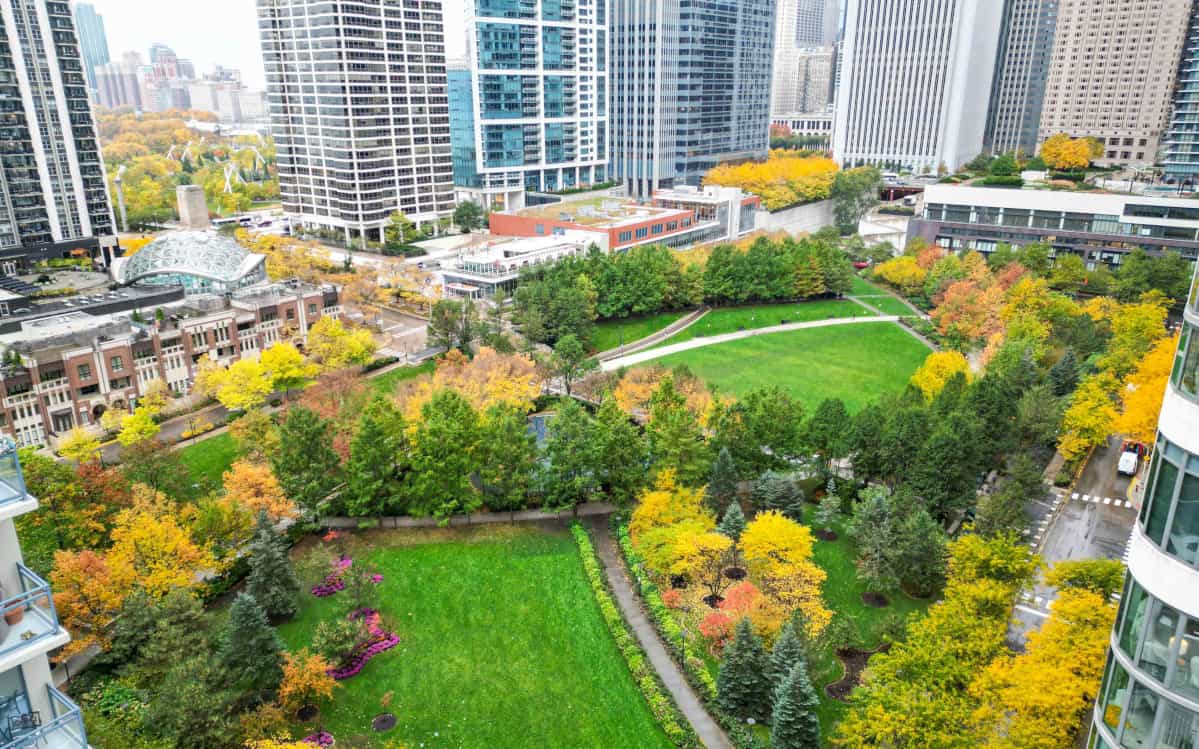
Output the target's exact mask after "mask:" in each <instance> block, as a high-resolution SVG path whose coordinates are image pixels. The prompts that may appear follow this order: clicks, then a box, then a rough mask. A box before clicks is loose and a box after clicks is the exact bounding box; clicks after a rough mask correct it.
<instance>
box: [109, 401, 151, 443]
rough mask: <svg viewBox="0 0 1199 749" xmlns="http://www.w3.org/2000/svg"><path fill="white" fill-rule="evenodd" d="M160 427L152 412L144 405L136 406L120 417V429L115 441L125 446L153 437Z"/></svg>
mask: <svg viewBox="0 0 1199 749" xmlns="http://www.w3.org/2000/svg"><path fill="white" fill-rule="evenodd" d="M161 429H162V427H161V426H159V424H158V422H157V421H155V420H154V414H153V412H151V411H150V409H148V408H145V407H144V406H141V407H138V408H137V409H135V410H134V411H133V413H131V414H129V415H128V416H126V417H125V418H123V419H121V431H120V433H118V434H117V441H118V442H120V443H121V444H122V445H124V446H125V447H129V446H130V445H136V444H137V443H139V442H145V441H146V440H149V439H153V438H154V437H156V436H157V435H158V432H159V431H160V430H161Z"/></svg>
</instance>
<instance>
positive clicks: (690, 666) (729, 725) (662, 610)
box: [615, 523, 762, 749]
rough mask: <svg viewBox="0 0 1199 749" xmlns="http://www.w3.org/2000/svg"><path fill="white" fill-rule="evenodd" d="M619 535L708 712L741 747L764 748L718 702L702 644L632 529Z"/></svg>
mask: <svg viewBox="0 0 1199 749" xmlns="http://www.w3.org/2000/svg"><path fill="white" fill-rule="evenodd" d="M615 529H616V538H617V541H618V542H619V544H620V553H621V554H622V555H623V556H624V562H625V566H626V567H628V570H629V575H630V577H631V578H632V579H633V582H634V583H635V584H636V586H637V592H638V593H639V594H640V595H641V600H642V602H643V603H644V604H645V608H646V610H647V611H648V612H649V618H650V621H652V622H653V623H654V628H655V629H657V630H658V635H659V636H660V637H661V638H662V641H663V642H665V643H666V647H667V649H668V650H669V651H670V655H671V657H672V658H674V660H675V662H677V663H678V664H679V665H680V666H681V667H682V669H683V674H684V676H686V677H687V681H688V682H690V684H691V687H692V688H693V689H694V690H695V691H696V693H697V694H698V695H699V697H700V699H701V700H703V701H704V706H705V707H707V709H708V712H709V713H711V715H712V717H714V718H715V719H716V721H717V722H718V723H720V725H722V726H724V729H725V731H726V732H727V733H728V735H729V740H730V741H732V742H733V745H734V746H737V747H739V748H740V749H762V742H761V741H760V740H759V739H758V737H757V736H755V735H754V733H753V732H752V731H750V730H749V728H748V727H746V726H745V724H743V723H741V722H739V721H738V720H737V719H736V718H732V717H730V716H728V715H726V714H725V713H724V712H723V711H722V710H721V709H720V708H719V707H718V706H717V704H716V679H715V678H713V676H712V674H711V673H710V672H709V671H708V667H707V664H705V663H704V659H703V655H702V654H701V653H700V652H699V651H698V648H699V647H700V646H699V645H698V644H697V642H696V641H695V639H694V638H693V639H692V640H690V641H689V640H688V639H687V637H686V635H684V633H683V630H682V628H681V627H680V626H679V623H678V621H676V620H675V618H674V615H673V614H671V613H670V609H669V608H667V606H666V604H665V603H664V602H663V601H662V595H661V594H660V593H659V592H658V586H657V584H655V583H654V581H653V580H652V579H651V578H650V576H649V573H648V572H647V571H646V569H645V562H644V561H643V560H642V559H641V557H640V556H638V554H637V552H636V550H634V549H633V541H632V539H631V538H629V529H628V527H627V526H626V525H624V524H623V523H621V524H618V525H615Z"/></svg>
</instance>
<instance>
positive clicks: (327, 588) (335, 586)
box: [312, 557, 383, 598]
mask: <svg viewBox="0 0 1199 749" xmlns="http://www.w3.org/2000/svg"><path fill="white" fill-rule="evenodd" d="M353 565H354V560H353V559H350V558H349V557H342V558H341V559H338V560H337V561H336V562H334V563H333V571H332V572H330V573H329V575H328V577H326V578H325V581H324V582H323V583H320V584H319V585H314V586H312V595H314V596H316V597H317V598H328V597H329V596H331V595H333V594H334V593H337V592H339V591H342V590H345V589H346V581H345V574H346V572H347V571H349V569H350V567H352V566H353ZM371 582H372V583H374V584H375V585H378V584H379V583H381V582H383V576H382V575H371Z"/></svg>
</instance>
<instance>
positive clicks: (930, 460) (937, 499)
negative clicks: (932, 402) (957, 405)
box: [906, 411, 981, 519]
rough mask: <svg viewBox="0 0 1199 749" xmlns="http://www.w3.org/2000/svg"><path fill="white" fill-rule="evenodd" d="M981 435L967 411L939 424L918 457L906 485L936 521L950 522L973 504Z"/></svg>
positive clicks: (910, 469) (918, 453)
mask: <svg viewBox="0 0 1199 749" xmlns="http://www.w3.org/2000/svg"><path fill="white" fill-rule="evenodd" d="M980 431H981V430H980V429H979V428H978V422H977V421H976V420H975V419H974V418H973V416H971V415H968V414H967V413H966V412H964V411H963V412H958V413H955V414H953V415H951V416H950V417H949V418H947V419H944V420H942V421H941V422H939V423H938V424H937V427H936V428H935V429H934V430H933V433H932V434H931V435H930V436H929V438H928V440H927V441H926V442H925V443H924V444H923V446H922V447H921V448H920V449H919V450H918V451H917V452H916V453H915V456H914V457H915V460H914V462H913V463H912V464H911V466H910V468H909V469H908V481H907V482H906V485H907V486H910V487H911V488H912V490H913V491H915V493H916V494H917V495H919V496H920V498H921V499H923V500H924V503H925V506H926V507H928V509H929V511H930V512H932V513H933V515H934V516H935V517H938V518H941V519H948V518H949V517H950V516H951V515H952V514H953V513H954V512H955V511H957V510H962V509H965V508H967V507H969V506H971V505H972V504H974V497H975V477H976V476H977V475H978V471H979V468H980V465H979V461H978V459H977V456H976V455H975V454H974V449H975V448H976V446H977V445H978V443H979V439H980ZM909 460H911V457H909Z"/></svg>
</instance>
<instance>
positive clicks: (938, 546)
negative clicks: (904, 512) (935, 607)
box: [895, 507, 949, 596]
mask: <svg viewBox="0 0 1199 749" xmlns="http://www.w3.org/2000/svg"><path fill="white" fill-rule="evenodd" d="M948 543H949V540H948V538H946V536H945V530H944V529H943V528H942V527H941V524H940V523H938V522H937V521H935V520H933V518H932V516H931V515H929V514H928V511H927V510H925V509H924V508H923V507H921V508H919V509H917V510H916V511H915V512H913V513H911V514H910V515H908V517H907V518H906V519H905V520H904V521H903V522H902V523H899V525H898V528H897V529H896V538H895V546H896V550H895V552H896V553H895V557H896V569H897V570H898V571H899V577H900V578H901V579H902V580H903V582H904V584H905V585H906V586H907V587H908V588H909V589H910V590H912V591H913V592H915V593H916V594H917V595H921V596H931V595H933V594H934V593H936V592H937V591H939V590H940V589H941V586H943V585H944V584H945V574H946V571H947V565H948V560H949V552H948V550H947V545H948Z"/></svg>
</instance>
